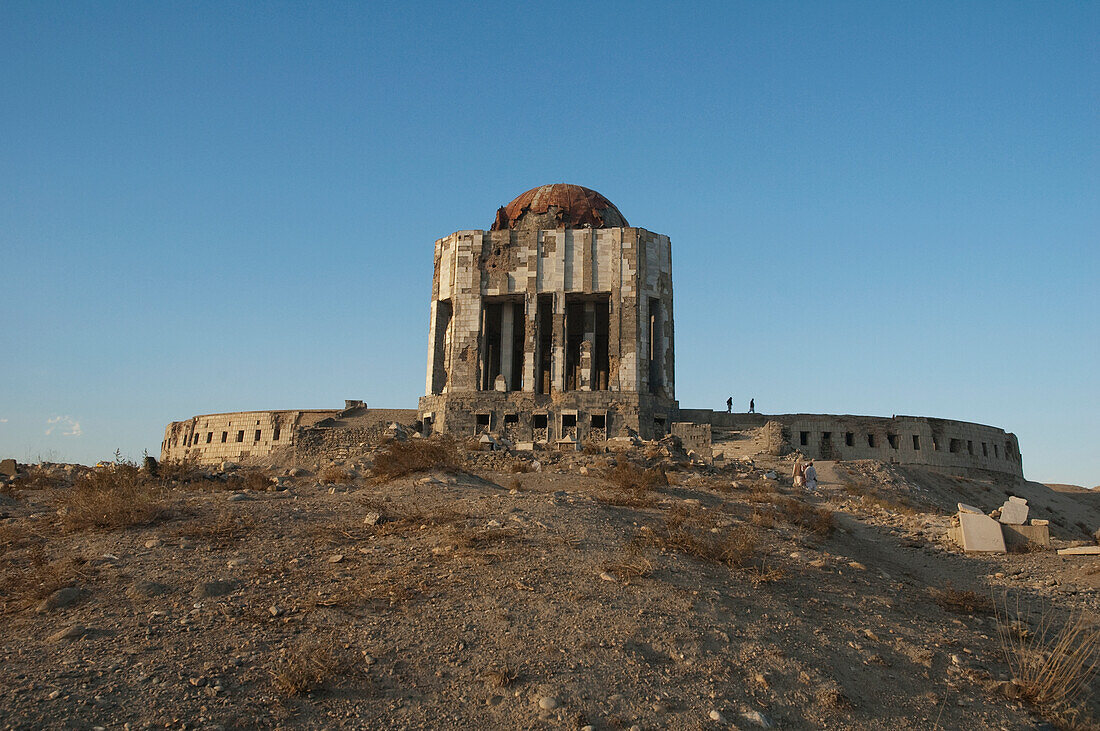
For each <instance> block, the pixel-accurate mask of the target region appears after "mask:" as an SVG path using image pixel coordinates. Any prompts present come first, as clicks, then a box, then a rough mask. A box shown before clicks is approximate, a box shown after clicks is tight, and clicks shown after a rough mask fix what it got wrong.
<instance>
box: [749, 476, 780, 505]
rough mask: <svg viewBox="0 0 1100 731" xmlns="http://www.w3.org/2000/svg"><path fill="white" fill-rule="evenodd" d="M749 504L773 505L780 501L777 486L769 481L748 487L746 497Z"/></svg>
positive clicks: (762, 481) (755, 483)
mask: <svg viewBox="0 0 1100 731" xmlns="http://www.w3.org/2000/svg"><path fill="white" fill-rule="evenodd" d="M746 497H747V499H748V501H749V502H750V503H774V502H776V501H777V500H779V499H780V497H781V495H780V492H779V485H778V484H776V483H775V482H772V481H771V480H760V481H758V482H754V483H752V485H750V486H749V494H748V495H747V496H746Z"/></svg>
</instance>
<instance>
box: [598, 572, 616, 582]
mask: <svg viewBox="0 0 1100 731" xmlns="http://www.w3.org/2000/svg"><path fill="white" fill-rule="evenodd" d="M600 578H601V579H603V580H604V581H615V577H614V576H612V575H611V574H609V573H607V572H606V571H602V572H600Z"/></svg>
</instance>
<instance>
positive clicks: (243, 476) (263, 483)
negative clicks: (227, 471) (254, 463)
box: [225, 470, 272, 492]
mask: <svg viewBox="0 0 1100 731" xmlns="http://www.w3.org/2000/svg"><path fill="white" fill-rule="evenodd" d="M225 485H226V487H227V488H228V489H230V490H235V491H237V492H249V491H253V492H264V491H266V490H267V489H268V488H270V487H271V485H272V482H271V478H270V477H268V476H267V474H265V473H264V472H262V471H260V470H241V471H240V472H235V473H233V474H232V475H230V476H229V477H228V478H226V480H225Z"/></svg>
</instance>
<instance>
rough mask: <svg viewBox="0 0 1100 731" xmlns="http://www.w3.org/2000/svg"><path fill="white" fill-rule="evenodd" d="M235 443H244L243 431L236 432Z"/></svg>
mask: <svg viewBox="0 0 1100 731" xmlns="http://www.w3.org/2000/svg"><path fill="white" fill-rule="evenodd" d="M237 441H238V442H243V441H244V429H241V430H240V431H239V432H237Z"/></svg>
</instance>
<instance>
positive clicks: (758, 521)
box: [749, 508, 775, 528]
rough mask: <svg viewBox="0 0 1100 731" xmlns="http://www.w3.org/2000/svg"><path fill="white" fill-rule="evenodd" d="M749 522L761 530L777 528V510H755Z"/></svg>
mask: <svg viewBox="0 0 1100 731" xmlns="http://www.w3.org/2000/svg"><path fill="white" fill-rule="evenodd" d="M749 522H750V523H752V524H753V525H755V526H758V527H760V528H772V527H774V526H775V510H774V509H773V508H753V509H752V515H751V516H749Z"/></svg>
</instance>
